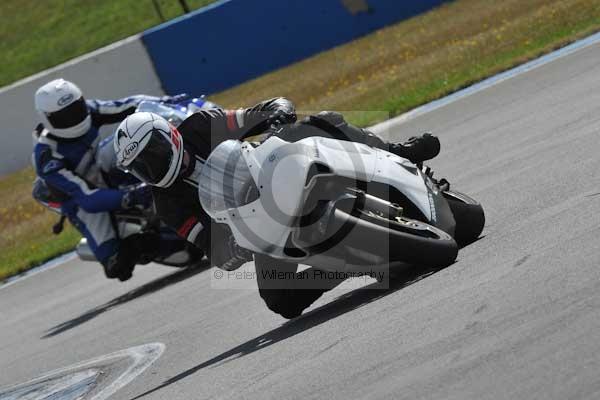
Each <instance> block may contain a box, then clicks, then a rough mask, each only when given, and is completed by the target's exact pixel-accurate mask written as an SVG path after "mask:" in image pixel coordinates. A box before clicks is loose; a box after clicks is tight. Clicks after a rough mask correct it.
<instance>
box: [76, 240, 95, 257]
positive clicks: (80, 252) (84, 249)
mask: <svg viewBox="0 0 600 400" xmlns="http://www.w3.org/2000/svg"><path fill="white" fill-rule="evenodd" d="M75 253H77V256H78V257H79V258H80V259H81V260H82V261H96V262H97V261H98V260H97V259H96V256H95V255H94V252H93V251H92V249H91V248H90V246H89V245H88V242H87V239H85V238H83V239H81V240H80V241H79V243H78V244H77V247H76V248H75Z"/></svg>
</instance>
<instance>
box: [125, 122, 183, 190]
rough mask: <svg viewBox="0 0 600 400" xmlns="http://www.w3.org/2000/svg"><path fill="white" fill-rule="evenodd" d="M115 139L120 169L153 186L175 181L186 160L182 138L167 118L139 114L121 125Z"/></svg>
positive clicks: (169, 183)
mask: <svg viewBox="0 0 600 400" xmlns="http://www.w3.org/2000/svg"><path fill="white" fill-rule="evenodd" d="M113 140H114V147H115V153H116V154H117V165H118V166H119V167H120V168H122V169H124V170H125V171H127V172H131V173H132V174H133V175H135V176H136V177H137V178H138V179H140V180H142V181H143V182H146V183H148V184H150V185H153V186H158V187H163V188H164V187H169V186H171V185H172V184H173V182H175V179H176V178H177V176H178V175H179V171H180V170H181V163H182V161H183V138H182V137H181V134H180V133H179V131H178V130H177V128H175V127H174V126H173V125H171V124H170V123H169V122H168V121H167V120H166V119H164V118H163V117H161V116H160V115H156V114H153V113H150V112H137V113H135V114H132V115H130V116H129V117H127V118H125V120H124V121H123V122H121V125H119V127H118V128H117V132H116V133H115V135H114V139H113Z"/></svg>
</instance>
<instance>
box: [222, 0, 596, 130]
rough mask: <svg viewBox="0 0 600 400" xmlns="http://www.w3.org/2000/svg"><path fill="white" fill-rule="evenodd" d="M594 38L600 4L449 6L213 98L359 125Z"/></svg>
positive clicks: (471, 0)
mask: <svg viewBox="0 0 600 400" xmlns="http://www.w3.org/2000/svg"><path fill="white" fill-rule="evenodd" d="M599 29H600V0H569V1H565V0H527V1H522V0H503V1H492V0H456V1H454V2H451V3H447V4H445V5H443V6H441V7H439V8H437V9H435V10H432V11H430V12H428V13H426V14H423V15H420V16H417V17H415V18H412V19H410V20H407V21H403V22H401V23H398V24H395V25H392V26H390V27H387V28H385V29H381V30H379V31H377V32H375V33H373V34H371V35H369V36H366V37H364V38H361V39H359V40H356V41H354V42H352V43H349V44H346V45H343V46H339V47H337V48H335V49H333V50H330V51H327V52H323V53H321V54H318V55H316V56H314V57H311V58H309V59H306V60H304V61H301V62H299V63H296V64H294V65H292V66H289V67H287V68H284V69H281V70H278V71H275V72H272V73H270V74H267V75H265V76H262V77H260V78H257V79H254V80H252V81H250V82H247V83H244V84H242V85H240V86H238V87H235V88H233V89H230V90H227V91H225V92H223V93H219V94H217V95H215V96H213V98H214V100H215V101H217V102H218V103H220V104H223V105H225V106H231V107H239V106H240V105H249V104H253V103H256V102H257V101H259V100H261V99H264V98H268V97H271V96H275V95H284V96H287V97H289V98H290V99H293V100H294V101H295V102H296V104H297V106H298V108H299V109H300V110H323V109H333V110H338V111H342V112H347V111H351V113H348V114H349V119H350V120H351V121H352V122H354V123H357V124H359V125H363V126H365V125H369V124H372V123H375V122H379V121H381V120H383V119H385V118H386V117H389V116H395V115H398V114H401V113H403V112H405V111H408V110H410V109H412V108H414V107H416V106H419V105H421V104H424V103H427V102H429V101H431V100H434V99H437V98H439V97H442V96H444V95H446V94H449V93H452V92H455V91H456V90H458V89H461V88H463V87H465V86H468V85H470V84H472V83H474V82H477V81H479V80H481V79H484V78H486V77H489V76H491V75H493V74H495V73H498V72H501V71H503V70H506V69H508V68H510V67H513V66H516V65H518V64H521V63H523V62H525V61H527V60H530V59H532V58H535V57H537V56H539V55H541V54H544V53H547V52H549V51H551V50H553V49H556V48H558V47H561V46H564V45H565V44H568V43H570V42H572V41H573V40H576V39H578V38H581V37H583V36H586V35H588V34H591V33H593V32H595V31H598V30H599ZM298 77H302V78H301V79H299V78H298Z"/></svg>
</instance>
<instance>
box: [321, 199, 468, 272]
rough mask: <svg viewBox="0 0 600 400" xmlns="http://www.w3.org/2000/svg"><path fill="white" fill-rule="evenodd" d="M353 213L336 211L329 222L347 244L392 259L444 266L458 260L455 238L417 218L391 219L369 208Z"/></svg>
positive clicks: (336, 233) (342, 241)
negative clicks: (368, 209)
mask: <svg viewBox="0 0 600 400" xmlns="http://www.w3.org/2000/svg"><path fill="white" fill-rule="evenodd" d="M353 214H354V215H350V214H348V213H346V212H344V211H341V210H339V209H338V210H335V212H334V214H333V217H332V221H331V222H330V229H331V230H332V232H333V235H334V236H336V235H337V236H338V237H340V239H339V240H340V243H341V244H343V245H344V246H349V247H351V248H354V249H359V250H363V251H366V252H370V253H371V254H376V255H379V256H382V257H384V258H386V259H388V260H389V262H404V263H408V264H413V265H422V266H430V267H445V266H448V265H450V264H452V263H453V262H454V260H456V256H457V254H458V246H457V244H456V241H455V240H454V238H452V236H450V235H449V234H447V233H446V232H444V231H442V230H441V229H438V228H436V227H434V226H431V225H429V224H426V223H424V222H421V221H418V220H414V219H408V218H397V219H395V220H390V219H388V218H385V217H382V216H380V215H378V214H375V213H371V212H369V211H359V212H358V213H353ZM386 253H387V254H386Z"/></svg>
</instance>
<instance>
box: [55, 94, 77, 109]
mask: <svg viewBox="0 0 600 400" xmlns="http://www.w3.org/2000/svg"><path fill="white" fill-rule="evenodd" d="M73 97H75V96H73V94H72V93H68V94H65V95H64V96H62V97H61V98H60V99H58V101H57V102H56V104H58V105H59V106H61V107H62V106H64V105H67V104H69V102H70V101H71V100H73Z"/></svg>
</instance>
